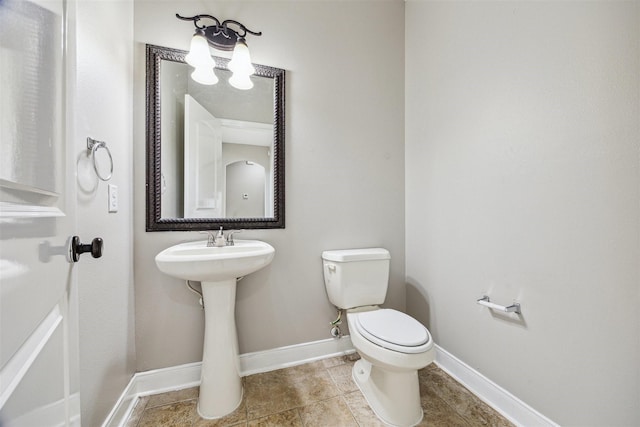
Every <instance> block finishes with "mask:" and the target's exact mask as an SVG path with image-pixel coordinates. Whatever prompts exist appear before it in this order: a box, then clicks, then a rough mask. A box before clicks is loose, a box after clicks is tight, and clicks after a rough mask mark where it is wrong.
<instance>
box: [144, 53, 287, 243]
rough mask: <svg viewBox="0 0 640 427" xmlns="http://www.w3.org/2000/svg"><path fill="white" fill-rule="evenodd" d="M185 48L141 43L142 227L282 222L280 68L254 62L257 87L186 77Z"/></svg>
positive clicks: (221, 71)
mask: <svg viewBox="0 0 640 427" xmlns="http://www.w3.org/2000/svg"><path fill="white" fill-rule="evenodd" d="M186 54H187V52H186V51H183V50H178V49H172V48H167V47H161V46H154V45H147V46H146V98H147V105H146V108H147V111H146V126H147V128H146V129H147V135H146V137H147V147H146V161H147V164H146V171H147V172H146V173H147V181H146V191H147V203H146V204H147V206H146V230H147V231H189V230H196V231H197V230H215V229H219V228H220V227H224V228H225V229H266V228H284V226H285V154H284V149H285V142H284V130H285V111H284V110H285V91H284V88H285V71H284V70H283V69H280V68H274V67H269V66H265V65H259V64H254V67H255V69H256V72H255V74H254V75H252V76H251V80H252V82H253V83H254V87H253V88H252V89H249V90H240V89H236V88H234V87H233V86H231V85H230V84H229V83H228V78H229V77H230V76H231V72H230V71H229V70H228V68H227V64H228V62H229V60H228V59H226V58H219V57H214V59H215V61H216V68H215V73H216V75H217V76H218V79H219V81H218V83H217V84H215V85H201V84H199V83H197V82H195V81H193V79H192V78H191V77H190V74H191V72H192V71H193V69H192V68H191V67H190V66H189V65H187V64H186V62H185V59H184V58H185V55H186Z"/></svg>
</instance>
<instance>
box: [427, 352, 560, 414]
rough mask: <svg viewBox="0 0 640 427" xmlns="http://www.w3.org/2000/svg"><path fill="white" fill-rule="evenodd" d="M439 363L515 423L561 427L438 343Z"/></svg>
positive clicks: (437, 357) (437, 354)
mask: <svg viewBox="0 0 640 427" xmlns="http://www.w3.org/2000/svg"><path fill="white" fill-rule="evenodd" d="M436 364H437V365H438V366H439V367H440V368H441V369H442V370H443V371H445V372H446V373H447V374H449V375H450V376H451V377H453V378H454V379H455V380H457V381H458V382H459V383H461V384H462V385H464V386H465V387H466V388H467V389H469V390H470V391H471V392H472V393H473V394H475V395H476V396H478V397H479V398H480V399H481V400H482V401H484V402H485V403H486V404H488V405H489V406H491V407H492V408H493V409H495V410H496V411H498V412H499V413H500V414H501V415H502V416H504V417H505V418H507V419H508V420H509V421H511V422H512V423H514V424H515V425H517V426H540V427H542V426H553V427H557V426H558V424H556V423H554V422H553V421H551V420H550V419H549V418H547V417H545V416H544V415H542V414H541V413H539V412H538V411H536V410H535V409H533V408H532V407H531V406H529V405H527V404H526V403H524V402H523V401H522V400H520V399H518V398H517V397H515V396H514V395H513V394H511V393H509V392H508V391H507V390H505V389H503V388H502V387H500V386H499V385H497V384H496V383H494V382H493V381H491V380H490V379H489V378H487V377H485V376H484V375H482V374H481V373H480V372H478V371H476V370H475V369H473V368H472V367H471V366H469V365H467V364H466V363H464V362H463V361H462V360H460V359H458V358H457V357H455V356H454V355H452V354H451V353H449V352H448V351H446V350H444V349H443V348H441V347H439V346H437V345H436Z"/></svg>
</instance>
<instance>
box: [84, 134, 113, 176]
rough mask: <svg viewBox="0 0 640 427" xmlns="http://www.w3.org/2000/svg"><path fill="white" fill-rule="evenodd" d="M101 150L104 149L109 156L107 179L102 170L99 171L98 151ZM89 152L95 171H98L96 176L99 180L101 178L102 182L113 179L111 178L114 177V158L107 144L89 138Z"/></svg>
mask: <svg viewBox="0 0 640 427" xmlns="http://www.w3.org/2000/svg"><path fill="white" fill-rule="evenodd" d="M101 148H104V149H105V150H106V151H107V154H108V155H109V163H110V167H109V175H107V176H106V177H105V176H102V175H101V174H100V170H99V169H98V165H97V164H96V151H98V150H99V149H101ZM87 151H88V152H89V156H90V157H91V162H92V163H93V170H94V171H96V175H98V178H100V179H101V180H102V181H109V180H110V179H111V176H112V175H113V157H112V156H111V151H109V147H107V143H106V142H104V141H96V140H95V139H92V138H90V137H87Z"/></svg>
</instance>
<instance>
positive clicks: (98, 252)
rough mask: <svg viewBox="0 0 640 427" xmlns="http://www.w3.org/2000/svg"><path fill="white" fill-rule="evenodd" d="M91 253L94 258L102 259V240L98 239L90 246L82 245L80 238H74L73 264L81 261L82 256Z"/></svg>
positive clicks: (72, 240)
mask: <svg viewBox="0 0 640 427" xmlns="http://www.w3.org/2000/svg"><path fill="white" fill-rule="evenodd" d="M85 252H90V253H91V256H92V257H94V258H100V257H101V256H102V239H101V238H100V237H96V238H95V239H93V240H92V241H91V243H89V244H82V243H80V237H78V236H73V238H72V239H71V259H72V260H73V262H78V260H80V254H83V253H85Z"/></svg>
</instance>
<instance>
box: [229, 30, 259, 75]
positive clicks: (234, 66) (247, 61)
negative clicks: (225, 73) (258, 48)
mask: <svg viewBox="0 0 640 427" xmlns="http://www.w3.org/2000/svg"><path fill="white" fill-rule="evenodd" d="M229 69H230V70H231V71H233V74H234V75H236V74H243V75H246V76H250V75H252V74H253V73H255V72H256V69H255V68H253V65H251V55H250V54H249V48H248V47H247V43H246V42H245V41H244V39H240V40H238V42H237V43H236V47H235V48H234V49H233V56H232V57H231V61H229Z"/></svg>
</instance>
